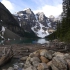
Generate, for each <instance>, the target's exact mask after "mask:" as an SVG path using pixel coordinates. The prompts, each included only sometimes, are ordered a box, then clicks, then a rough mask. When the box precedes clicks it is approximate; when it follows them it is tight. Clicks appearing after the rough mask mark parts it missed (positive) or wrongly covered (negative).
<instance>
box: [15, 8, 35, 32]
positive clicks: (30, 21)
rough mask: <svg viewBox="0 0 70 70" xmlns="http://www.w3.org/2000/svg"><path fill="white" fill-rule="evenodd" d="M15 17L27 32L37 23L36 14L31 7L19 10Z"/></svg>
mask: <svg viewBox="0 0 70 70" xmlns="http://www.w3.org/2000/svg"><path fill="white" fill-rule="evenodd" d="M14 17H15V19H16V20H17V21H18V22H19V25H20V26H21V27H22V28H23V29H24V30H25V31H27V32H28V31H29V32H30V31H31V27H32V26H34V25H35V20H36V19H35V15H34V13H33V12H32V11H31V9H30V8H29V9H27V10H24V11H19V12H17V14H16V15H14Z"/></svg>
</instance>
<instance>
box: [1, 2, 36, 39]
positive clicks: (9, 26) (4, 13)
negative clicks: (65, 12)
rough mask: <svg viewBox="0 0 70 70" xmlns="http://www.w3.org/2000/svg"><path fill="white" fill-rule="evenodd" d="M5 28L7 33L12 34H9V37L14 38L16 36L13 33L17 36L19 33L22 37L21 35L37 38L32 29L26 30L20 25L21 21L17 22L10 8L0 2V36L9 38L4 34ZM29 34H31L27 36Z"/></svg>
mask: <svg viewBox="0 0 70 70" xmlns="http://www.w3.org/2000/svg"><path fill="white" fill-rule="evenodd" d="M5 30H8V31H6V32H7V33H6V35H9V34H10V33H11V36H9V38H12V39H13V38H14V36H13V35H16V37H17V35H18V36H19V37H20V38H21V37H30V38H31V37H35V38H37V36H36V35H35V33H34V32H33V31H31V33H30V32H26V31H24V29H23V28H21V27H20V25H19V22H17V20H16V19H15V18H14V17H13V15H12V14H11V13H10V12H9V10H8V9H7V8H6V7H5V6H4V5H3V4H2V3H1V2H0V37H1V38H4V37H6V39H8V37H7V36H4V33H5ZM27 34H28V35H29V36H27ZM31 34H32V36H31ZM3 36H4V37H3Z"/></svg>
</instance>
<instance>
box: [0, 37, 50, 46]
mask: <svg viewBox="0 0 70 70" xmlns="http://www.w3.org/2000/svg"><path fill="white" fill-rule="evenodd" d="M23 43H32V44H37V43H38V44H45V43H49V41H48V40H46V39H44V38H42V39H35V38H34V39H33V38H32V39H24V40H23V39H21V40H20V39H19V40H1V41H0V44H1V45H4V44H5V45H10V44H23Z"/></svg>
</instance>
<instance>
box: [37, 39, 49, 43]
mask: <svg viewBox="0 0 70 70" xmlns="http://www.w3.org/2000/svg"><path fill="white" fill-rule="evenodd" d="M37 43H39V44H45V43H49V41H47V40H46V39H38V41H37Z"/></svg>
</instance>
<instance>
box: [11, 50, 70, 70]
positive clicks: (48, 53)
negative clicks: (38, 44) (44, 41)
mask: <svg viewBox="0 0 70 70" xmlns="http://www.w3.org/2000/svg"><path fill="white" fill-rule="evenodd" d="M21 60H22V62H23V61H25V63H24V66H23V67H22V69H21V70H70V53H61V52H55V51H52V50H46V49H41V50H37V51H35V52H33V53H30V55H29V56H28V57H27V56H26V57H22V59H21ZM12 70H14V69H12ZM16 70H19V67H18V68H17V69H16Z"/></svg>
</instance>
